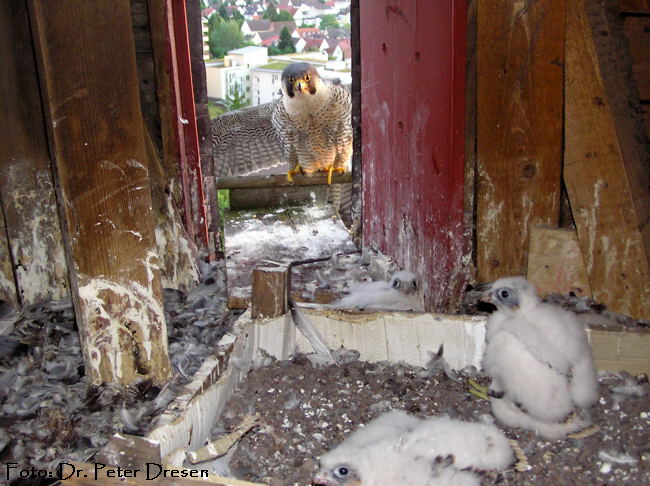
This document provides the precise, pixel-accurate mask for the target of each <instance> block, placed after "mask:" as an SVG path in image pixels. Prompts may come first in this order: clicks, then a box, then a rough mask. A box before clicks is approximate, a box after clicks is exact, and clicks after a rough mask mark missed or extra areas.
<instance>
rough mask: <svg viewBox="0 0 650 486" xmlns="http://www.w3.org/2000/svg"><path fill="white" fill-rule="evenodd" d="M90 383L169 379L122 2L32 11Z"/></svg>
mask: <svg viewBox="0 0 650 486" xmlns="http://www.w3.org/2000/svg"><path fill="white" fill-rule="evenodd" d="M30 7H31V12H30V17H31V21H32V31H33V33H34V34H33V35H34V43H35V46H36V52H37V59H38V61H39V70H40V81H41V86H40V87H41V93H42V94H43V97H44V99H45V102H44V106H45V111H46V117H47V128H48V131H49V135H50V144H51V150H52V156H53V159H54V160H55V163H56V176H57V185H58V187H59V188H60V191H61V193H60V198H59V201H60V204H61V205H62V206H63V210H64V211H63V212H64V220H63V224H64V228H65V230H64V238H65V243H66V251H67V257H68V264H69V267H70V269H71V284H72V290H73V292H72V296H73V301H74V304H75V311H76V316H77V322H78V325H79V330H80V337H81V344H82V350H83V355H84V361H85V364H86V375H87V376H88V379H89V381H90V382H92V383H102V382H119V383H132V382H134V381H135V380H138V379H141V378H142V377H147V378H151V379H153V380H155V381H158V382H160V381H164V380H166V379H167V378H168V377H169V375H170V365H169V358H168V355H167V333H166V329H165V321H164V313H163V307H162V289H161V286H160V271H159V269H158V257H157V255H156V250H155V244H154V232H153V215H152V211H151V194H150V190H149V171H148V165H147V154H146V148H145V137H144V133H143V121H142V115H141V112H140V101H139V95H138V77H137V72H136V61H135V46H134V40H133V32H132V30H131V15H130V11H129V2H128V0H119V1H113V0H110V1H109V0H98V1H96V2H92V3H89V2H85V1H83V0H74V1H73V0H71V1H69V2H65V3H56V4H54V3H52V2H49V1H46V0H31V1H30Z"/></svg>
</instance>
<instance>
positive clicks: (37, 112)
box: [0, 0, 69, 305]
mask: <svg viewBox="0 0 650 486" xmlns="http://www.w3.org/2000/svg"><path fill="white" fill-rule="evenodd" d="M0 64H1V65H2V71H3V74H2V76H0V92H1V93H2V96H1V97H0V111H1V112H2V117H0V133H2V134H3V135H2V137H1V139H0V198H1V199H2V206H3V209H4V224H6V228H5V230H6V237H7V238H8V242H9V250H10V251H11V261H12V262H13V273H14V276H15V284H16V289H17V295H16V294H15V293H14V296H15V297H17V301H16V302H14V303H16V304H17V303H18V302H20V303H22V304H23V305H30V304H34V303H35V302H38V301H42V300H46V299H50V298H51V299H62V298H64V297H67V296H68V287H69V283H68V268H67V265H66V261H65V253H64V250H63V239H62V235H61V225H60V224H59V216H58V213H57V206H56V194H55V190H54V183H53V180H52V167H51V160H50V153H49V149H48V144H47V136H46V131H45V123H44V120H43V106H42V104H41V98H40V94H39V87H38V75H37V68H36V60H35V58H34V48H33V44H32V36H31V32H30V27H29V15H28V9H27V4H26V2H25V1H24V0H17V1H15V2H2V5H1V6H0ZM4 236H5V235H3V238H4ZM6 264H7V261H5V262H4V265H6ZM10 268H11V266H10ZM12 280H13V278H12ZM3 287H4V285H3Z"/></svg>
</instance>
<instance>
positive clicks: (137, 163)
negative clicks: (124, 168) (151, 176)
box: [126, 159, 147, 171]
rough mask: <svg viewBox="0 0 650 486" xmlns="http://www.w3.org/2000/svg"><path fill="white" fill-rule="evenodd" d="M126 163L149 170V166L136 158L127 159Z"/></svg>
mask: <svg viewBox="0 0 650 486" xmlns="http://www.w3.org/2000/svg"><path fill="white" fill-rule="evenodd" d="M126 165H128V166H129V167H135V168H136V169H142V170H145V171H146V170H147V167H146V166H145V165H144V164H143V163H142V162H140V161H138V160H135V159H127V161H126Z"/></svg>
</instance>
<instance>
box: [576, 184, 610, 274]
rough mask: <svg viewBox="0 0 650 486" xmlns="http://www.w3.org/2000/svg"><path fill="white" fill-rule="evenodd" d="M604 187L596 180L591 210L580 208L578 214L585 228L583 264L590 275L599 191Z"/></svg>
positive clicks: (598, 207) (592, 266)
mask: <svg viewBox="0 0 650 486" xmlns="http://www.w3.org/2000/svg"><path fill="white" fill-rule="evenodd" d="M604 185H605V182H604V181H603V180H601V179H598V180H597V181H596V183H595V184H594V203H593V206H592V207H591V210H587V209H586V208H580V210H579V213H580V215H581V216H582V218H583V219H584V224H585V227H586V228H587V235H588V236H587V240H588V244H589V249H588V251H587V254H586V255H585V264H586V266H587V273H588V274H591V272H592V270H593V268H594V252H595V245H596V232H597V227H598V211H599V210H600V191H601V189H602V188H603V186H604Z"/></svg>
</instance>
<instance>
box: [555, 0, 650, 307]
mask: <svg viewBox="0 0 650 486" xmlns="http://www.w3.org/2000/svg"><path fill="white" fill-rule="evenodd" d="M593 3H594V5H593V6H594V7H598V6H599V5H600V4H599V3H597V2H593ZM591 14H592V15H591V16H589V15H588V13H587V8H586V6H585V1H584V0H580V1H576V2H569V10H568V13H567V19H568V24H567V54H566V91H565V93H566V141H565V146H566V148H565V157H564V180H565V183H566V187H567V190H568V193H569V198H570V200H571V208H572V210H573V217H574V220H575V222H576V226H577V231H578V237H579V239H580V245H581V247H582V253H583V255H584V258H585V263H586V267H587V273H588V275H589V282H590V284H591V288H592V291H593V295H594V298H595V299H596V300H598V301H600V302H603V303H604V304H606V305H607V306H608V307H610V308H611V309H612V310H614V311H617V312H621V313H625V314H629V315H631V316H633V317H636V318H640V319H650V266H649V264H648V262H649V251H650V227H649V224H648V222H649V221H650V194H649V193H648V189H647V188H648V173H647V165H645V164H646V163H647V160H646V158H645V157H646V155H645V152H644V150H643V146H642V143H640V142H639V140H637V137H639V138H640V137H641V135H639V134H638V133H637V131H636V128H637V127H638V125H637V123H638V119H636V116H637V115H635V112H634V111H633V110H632V109H631V108H630V104H629V103H630V100H632V96H631V94H630V92H631V90H630V89H629V87H628V86H627V85H626V83H625V79H621V78H622V77H624V71H623V70H622V69H621V67H620V66H618V65H616V64H615V63H616V62H619V59H620V58H621V56H622V55H623V54H624V53H622V52H620V51H619V50H611V51H609V52H607V48H608V46H609V44H607V42H610V39H611V38H612V32H611V31H609V30H608V23H607V21H606V20H604V19H603V18H602V16H603V14H604V13H603V12H602V11H599V10H595V11H593V10H592V11H591ZM592 22H593V24H592ZM603 32H605V33H606V34H607V35H605V34H603ZM596 41H597V42H596ZM609 47H610V48H611V46H609ZM599 51H600V54H599ZM622 75H623V76H622ZM641 140H642V138H641Z"/></svg>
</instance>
